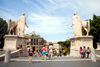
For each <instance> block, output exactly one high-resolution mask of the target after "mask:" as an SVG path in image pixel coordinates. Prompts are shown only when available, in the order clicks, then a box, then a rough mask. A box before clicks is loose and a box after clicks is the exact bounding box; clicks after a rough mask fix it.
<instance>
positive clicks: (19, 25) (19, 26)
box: [8, 12, 28, 36]
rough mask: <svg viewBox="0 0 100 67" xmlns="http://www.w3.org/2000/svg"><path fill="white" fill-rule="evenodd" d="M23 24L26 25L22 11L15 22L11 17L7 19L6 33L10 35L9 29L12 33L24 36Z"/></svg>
mask: <svg viewBox="0 0 100 67" xmlns="http://www.w3.org/2000/svg"><path fill="white" fill-rule="evenodd" d="M25 25H26V26H27V22H26V17H25V14H24V13H23V12H22V16H20V17H19V18H18V19H17V21H16V22H15V21H13V20H11V19H9V20H8V35H10V34H11V33H10V31H11V30H13V35H18V36H24V31H25ZM27 27H28V26H27Z"/></svg>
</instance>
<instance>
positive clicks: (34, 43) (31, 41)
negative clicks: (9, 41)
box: [25, 31, 46, 52]
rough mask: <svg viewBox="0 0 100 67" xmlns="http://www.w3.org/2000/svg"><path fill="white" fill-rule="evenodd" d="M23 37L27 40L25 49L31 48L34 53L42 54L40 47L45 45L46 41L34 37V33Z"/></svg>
mask: <svg viewBox="0 0 100 67" xmlns="http://www.w3.org/2000/svg"><path fill="white" fill-rule="evenodd" d="M25 37H27V38H28V40H27V47H30V46H31V47H33V51H35V52H42V47H43V46H44V45H46V40H44V38H43V37H40V35H36V34H35V31H33V32H32V33H30V34H25Z"/></svg>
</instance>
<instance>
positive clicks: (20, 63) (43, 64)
mask: <svg viewBox="0 0 100 67" xmlns="http://www.w3.org/2000/svg"><path fill="white" fill-rule="evenodd" d="M32 60H33V61H32V64H29V63H28V57H18V58H12V59H11V62H9V63H4V62H3V61H0V67H100V60H97V62H91V59H88V58H84V59H82V58H78V57H53V60H49V58H48V57H47V60H42V57H34V58H33V59H32Z"/></svg>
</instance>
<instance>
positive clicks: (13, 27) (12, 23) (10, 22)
mask: <svg viewBox="0 0 100 67" xmlns="http://www.w3.org/2000/svg"><path fill="white" fill-rule="evenodd" d="M16 27H17V23H16V22H15V21H14V20H11V19H8V28H7V31H8V35H11V30H13V35H16Z"/></svg>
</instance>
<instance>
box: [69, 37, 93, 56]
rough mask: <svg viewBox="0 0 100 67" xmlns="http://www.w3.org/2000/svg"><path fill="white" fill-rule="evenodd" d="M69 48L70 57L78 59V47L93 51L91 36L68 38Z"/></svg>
mask: <svg viewBox="0 0 100 67" xmlns="http://www.w3.org/2000/svg"><path fill="white" fill-rule="evenodd" d="M70 41H71V48H70V56H73V57H80V47H82V48H83V46H85V47H86V49H87V47H89V48H90V49H93V36H80V37H73V38H70Z"/></svg>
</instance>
